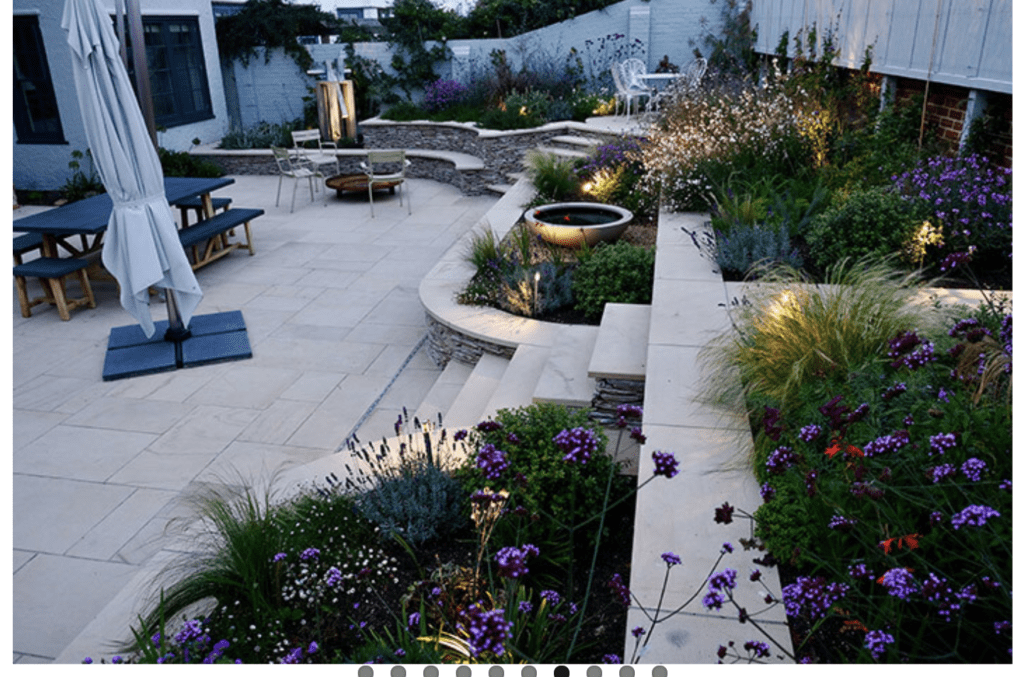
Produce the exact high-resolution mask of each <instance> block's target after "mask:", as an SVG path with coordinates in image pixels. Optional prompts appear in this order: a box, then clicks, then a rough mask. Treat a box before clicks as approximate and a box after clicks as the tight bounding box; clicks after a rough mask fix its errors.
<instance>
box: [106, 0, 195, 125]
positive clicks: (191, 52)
mask: <svg viewBox="0 0 1024 677" xmlns="http://www.w3.org/2000/svg"><path fill="white" fill-rule="evenodd" d="M142 32H143V36H144V39H145V42H146V65H147V67H148V69H149V89H150V93H151V94H152V96H153V117H154V119H155V121H156V124H157V125H159V126H161V127H176V126H178V125H185V124H189V123H191V122H199V121H201V120H209V119H210V118H212V117H213V105H212V104H211V101H210V86H209V84H208V82H207V78H206V61H205V59H204V58H203V41H202V38H201V37H200V35H199V20H198V19H197V18H195V17H180V16H173V17H167V16H144V17H142ZM125 43H126V46H127V48H128V71H129V74H130V75H131V76H132V83H133V85H134V82H135V73H134V70H135V69H134V67H133V66H132V57H131V54H132V45H131V36H130V35H126V36H125Z"/></svg>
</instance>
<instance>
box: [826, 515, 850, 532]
mask: <svg viewBox="0 0 1024 677" xmlns="http://www.w3.org/2000/svg"><path fill="white" fill-rule="evenodd" d="M856 524H857V520H855V519H850V518H849V517H846V516H844V515H833V516H832V519H831V520H830V521H829V523H828V528H829V529H835V530H839V531H849V530H850V529H852V528H853V527H854V526H855V525H856Z"/></svg>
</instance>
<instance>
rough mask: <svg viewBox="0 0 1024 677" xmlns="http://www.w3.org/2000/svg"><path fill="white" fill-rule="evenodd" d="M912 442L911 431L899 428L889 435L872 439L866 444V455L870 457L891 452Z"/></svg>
mask: <svg viewBox="0 0 1024 677" xmlns="http://www.w3.org/2000/svg"><path fill="white" fill-rule="evenodd" d="M908 444H910V433H908V432H907V431H906V430H897V431H895V432H893V433H891V434H889V435H882V436H881V437H879V438H877V439H874V440H871V441H870V442H868V443H867V444H865V445H864V455H865V456H867V457H868V458H871V457H872V456H878V455H880V454H891V453H892V452H894V451H898V450H900V449H902V448H903V447H905V446H907V445H908Z"/></svg>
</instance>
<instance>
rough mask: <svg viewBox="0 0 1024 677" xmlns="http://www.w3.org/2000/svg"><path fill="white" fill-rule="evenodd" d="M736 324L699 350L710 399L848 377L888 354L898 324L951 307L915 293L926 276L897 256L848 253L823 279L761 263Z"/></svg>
mask: <svg viewBox="0 0 1024 677" xmlns="http://www.w3.org/2000/svg"><path fill="white" fill-rule="evenodd" d="M756 275H757V277H758V282H757V283H756V284H752V285H750V286H748V287H747V288H746V296H745V299H746V301H748V303H747V304H745V305H742V306H740V307H739V308H738V309H736V310H734V311H733V313H732V321H733V329H732V330H730V331H728V332H726V333H724V334H722V335H721V336H719V337H717V338H716V339H715V340H714V341H713V342H712V343H710V344H709V345H708V346H706V347H705V348H704V349H703V350H702V352H701V360H702V361H703V362H704V365H705V369H706V371H707V385H708V390H709V395H711V397H712V399H715V400H717V401H722V402H732V403H736V402H739V401H741V399H742V398H744V397H749V396H751V395H759V396H764V397H768V398H771V399H773V400H776V401H778V402H780V403H787V402H792V399H793V397H794V396H795V395H796V394H797V392H798V391H799V390H800V388H801V386H803V385H805V384H807V383H809V382H810V381H811V380H812V379H817V378H826V377H844V376H845V375H846V374H847V373H849V372H850V371H851V370H853V369H856V368H857V367H858V366H859V365H862V364H864V363H865V362H868V361H871V360H874V359H879V358H880V357H882V356H883V354H884V349H885V346H886V341H887V340H888V339H890V338H892V337H893V336H895V335H896V334H897V333H898V332H900V331H908V330H912V329H921V330H926V329H928V328H930V327H933V326H936V325H937V323H938V322H940V321H941V320H942V318H943V317H944V316H945V312H944V311H941V310H939V309H937V308H935V307H929V306H926V305H924V304H923V303H921V302H916V301H915V298H914V297H915V296H916V295H917V294H918V292H919V290H920V289H921V287H922V286H923V285H922V282H923V279H922V277H921V276H920V274H919V273H917V272H910V273H907V272H900V271H897V270H896V269H895V267H894V266H893V265H892V257H886V258H878V257H867V258H864V259H861V260H859V261H856V262H852V261H850V260H849V259H843V260H841V261H839V262H838V263H837V264H835V265H834V266H832V267H831V268H830V269H829V270H828V272H827V273H826V275H825V280H824V282H823V283H821V284H809V283H808V282H807V281H806V279H805V278H804V277H803V276H802V275H801V274H800V272H799V271H797V270H795V269H793V268H791V267H788V266H775V267H768V268H764V269H761V270H758V271H756Z"/></svg>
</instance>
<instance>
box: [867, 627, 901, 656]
mask: <svg viewBox="0 0 1024 677" xmlns="http://www.w3.org/2000/svg"><path fill="white" fill-rule="evenodd" d="M895 641H896V640H895V639H893V636H892V635H890V634H889V633H887V632H885V631H884V630H872V631H870V632H868V633H867V634H865V635H864V648H866V649H868V650H869V651H870V652H871V657H872V658H874V659H875V660H876V661H877V660H878V659H879V658H881V657H882V654H884V653H885V650H886V648H887V647H888V646H889V645H890V644H892V643H894V642H895Z"/></svg>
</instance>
